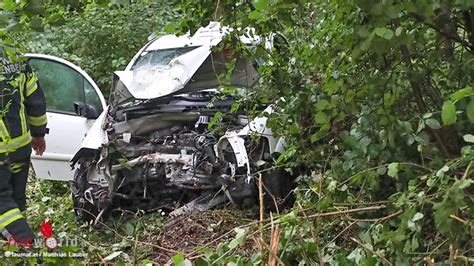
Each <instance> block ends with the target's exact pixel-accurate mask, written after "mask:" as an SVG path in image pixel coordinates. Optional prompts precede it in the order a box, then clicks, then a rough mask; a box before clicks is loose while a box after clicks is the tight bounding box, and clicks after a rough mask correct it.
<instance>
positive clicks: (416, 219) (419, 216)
mask: <svg viewBox="0 0 474 266" xmlns="http://www.w3.org/2000/svg"><path fill="white" fill-rule="evenodd" d="M423 217H424V215H423V213H421V212H417V213H415V215H414V216H413V218H412V219H411V220H412V221H413V222H416V221H418V220H421V219H422V218H423Z"/></svg>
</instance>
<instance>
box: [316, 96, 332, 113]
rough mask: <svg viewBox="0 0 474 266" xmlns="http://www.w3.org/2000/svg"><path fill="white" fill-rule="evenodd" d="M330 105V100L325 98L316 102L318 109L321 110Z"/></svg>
mask: <svg viewBox="0 0 474 266" xmlns="http://www.w3.org/2000/svg"><path fill="white" fill-rule="evenodd" d="M328 106H329V101H328V100H325V99H322V100H319V101H318V102H317V103H316V110H318V111H320V110H324V109H326V107H328Z"/></svg>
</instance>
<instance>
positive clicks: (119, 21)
mask: <svg viewBox="0 0 474 266" xmlns="http://www.w3.org/2000/svg"><path fill="white" fill-rule="evenodd" d="M7 2H8V1H7ZM22 2H25V1H22ZM49 2H54V1H49ZM76 2H80V1H76ZM98 2H106V1H98ZM141 3H142V4H144V6H142V5H141V4H137V6H135V8H137V9H136V11H134V12H136V13H131V14H124V13H123V12H124V10H123V9H120V8H118V7H115V8H111V9H110V10H105V9H100V8H90V9H86V12H85V13H83V15H82V16H83V17H79V16H77V15H70V16H69V15H65V16H64V17H66V18H68V19H70V21H69V22H67V23H70V24H67V25H65V26H61V27H60V28H59V29H54V34H52V31H51V30H50V29H46V33H45V37H46V39H47V40H48V42H51V43H53V44H54V45H53V46H47V45H45V46H43V47H39V46H37V44H38V43H40V42H38V39H35V40H34V44H35V45H34V46H32V47H36V48H35V49H34V50H35V51H41V52H47V53H53V54H57V55H59V56H62V57H69V58H70V59H73V61H74V60H78V59H74V58H72V55H79V54H81V56H80V60H81V61H76V62H79V65H81V66H82V67H83V68H84V69H86V70H87V71H88V72H90V74H92V75H93V76H94V77H96V78H99V80H100V85H102V86H106V85H105V84H106V83H107V82H108V81H107V79H108V78H107V77H109V75H110V73H111V72H112V70H116V69H119V68H121V67H123V66H124V64H125V62H126V61H127V60H128V59H129V57H131V55H132V54H133V53H134V52H135V51H136V50H137V48H138V47H140V46H141V45H142V44H143V43H144V42H145V39H146V37H147V36H144V34H143V33H138V32H148V31H147V29H149V28H151V26H148V25H144V24H145V23H143V22H142V20H143V17H142V16H141V15H140V16H137V15H136V14H138V13H140V14H142V13H146V14H149V15H155V11H156V10H159V11H160V12H161V10H163V9H161V7H159V6H154V5H155V4H154V3H151V2H150V3H151V4H150V6H148V4H147V2H141ZM156 5H159V4H156ZM140 8H144V9H140ZM79 9H80V8H79ZM132 9H133V8H132ZM132 9H131V10H132ZM25 10H26V9H21V10H20V11H16V13H18V14H22V17H23V18H25V21H26V22H27V25H30V27H31V26H33V27H32V28H34V26H35V25H37V23H36V22H37V20H36V22H35V17H34V16H30V15H29V14H28V13H25ZM165 10H167V9H165ZM182 10H184V11H185V12H186V14H187V16H186V17H185V18H183V19H182V20H181V21H180V22H179V23H172V24H170V25H169V27H167V29H168V30H172V29H173V28H175V29H176V30H195V29H196V28H198V27H200V26H203V25H206V24H207V23H208V22H209V21H210V20H214V19H216V18H218V19H220V20H221V21H223V22H224V23H225V24H226V25H230V26H232V27H234V28H239V27H241V28H244V27H247V26H251V27H254V28H255V30H256V34H259V35H262V36H268V35H270V33H279V34H280V35H277V37H275V49H273V51H272V52H271V53H268V51H266V50H265V49H264V48H263V47H257V48H256V49H252V50H250V51H248V50H247V49H248V48H246V47H234V48H235V49H237V50H239V51H241V52H243V53H246V54H247V55H248V56H249V58H250V59H251V58H263V59H265V62H266V64H264V65H262V66H261V67H260V73H261V74H262V79H261V88H260V90H259V91H256V92H254V93H252V94H251V95H249V97H247V98H245V99H243V102H245V104H249V103H256V102H255V101H259V102H276V105H275V106H276V110H277V112H276V113H274V114H272V115H271V119H270V123H271V126H272V128H273V129H274V130H275V132H277V133H278V134H281V135H284V136H285V137H286V138H287V140H288V144H289V149H288V150H287V152H286V153H285V154H283V155H282V156H281V157H280V158H279V162H280V163H282V164H284V165H285V166H287V167H288V168H304V170H305V171H304V172H305V173H306V174H302V175H301V176H300V177H299V184H300V185H299V188H298V189H297V191H296V193H297V195H298V202H297V204H296V205H295V207H294V210H292V211H291V212H289V213H288V214H286V215H283V216H276V217H277V218H278V220H275V221H274V222H273V224H275V225H276V224H279V225H280V226H281V227H280V229H279V231H278V230H277V229H276V228H275V227H273V228H274V232H276V233H274V234H273V235H272V236H273V237H272V241H273V242H272V244H271V245H269V247H270V248H267V247H266V246H265V245H264V244H261V245H262V250H263V251H264V252H262V253H257V254H255V255H254V256H253V257H252V259H251V260H250V261H249V263H254V264H258V263H260V262H261V261H262V260H265V261H267V259H268V258H269V254H270V252H269V251H270V250H272V252H274V253H275V254H276V255H277V256H278V259H276V258H275V257H274V258H273V259H274V260H281V262H284V263H286V264H288V265H293V264H296V263H303V264H304V263H306V264H314V263H323V262H325V263H330V264H342V265H347V264H367V265H375V264H377V263H378V262H379V263H382V262H384V263H386V264H389V263H394V264H397V265H398V264H402V265H405V264H422V263H427V264H432V262H442V263H444V264H451V263H454V262H456V263H458V264H463V263H465V264H472V262H473V257H474V253H473V251H472V243H471V242H472V237H473V235H472V230H473V229H472V228H473V222H472V218H473V210H472V205H473V203H472V197H473V186H472V183H473V174H472V173H473V171H474V167H473V165H472V164H473V163H472V162H473V158H474V150H473V143H474V136H473V132H474V89H473V86H474V84H473V83H474V82H473V79H474V5H473V4H472V1H461V0H456V1H454V0H437V1H403V0H402V1H370V0H367V1H364V0H354V1H335V0H332V1H328V0H315V1H311V2H310V3H308V2H307V1H293V0H273V1H269V0H255V1H243V2H235V1H231V0H220V1H217V3H216V1H208V0H198V1H182ZM22 12H23V13H22ZM68 12H69V11H68ZM163 12H167V11H163ZM56 13H57V12H56ZM112 14H115V15H113V16H112ZM132 14H135V17H133V15H132ZM164 14H167V13H164ZM61 17H63V16H62V15H61ZM158 17H159V16H158ZM172 17H174V15H173V16H172ZM47 18H48V19H46V20H51V21H52V22H55V20H53V19H52V18H56V19H59V16H58V15H56V16H55V13H54V12H52V13H51V12H49V13H48V16H47ZM4 20H5V17H3V16H0V22H2V21H4ZM152 20H153V19H152ZM153 21H155V20H153ZM112 22H113V23H112ZM165 22H168V18H166V19H165V20H164V21H163V20H160V19H159V18H156V21H155V22H154V23H156V24H155V25H161V23H165ZM128 23H130V25H139V26H138V28H137V29H130V28H132V27H129V26H128V25H129V24H128ZM132 23H133V24H132ZM53 24H54V23H53ZM0 25H1V24H0ZM11 25H14V24H10V26H11ZM142 26H143V28H141V27H142ZM0 32H1V31H0ZM234 33H235V34H239V33H238V32H234ZM122 37H123V38H125V39H121V40H127V41H129V42H127V44H126V45H124V46H122V44H124V42H123V41H121V42H119V41H118V39H120V38H122ZM19 39H21V38H19ZM99 43H102V44H104V45H98V44H99ZM32 44H33V42H32ZM116 45H118V46H116ZM131 45H137V47H135V48H133V49H131V48H130V49H127V48H129V47H130V46H131ZM90 47H95V48H97V50H96V49H90ZM112 47H114V48H113V49H112ZM111 50H114V51H120V52H119V53H117V54H116V55H112V54H111V53H110V51H111ZM114 60H115V61H114ZM104 73H106V74H105V75H104ZM277 99H279V100H278V101H277ZM259 102H257V103H259ZM328 212H329V213H330V214H325V215H323V216H321V215H319V214H318V213H328ZM328 217H329V218H328ZM237 231H238V234H237V238H236V239H235V240H234V241H232V242H230V243H224V244H222V245H221V247H220V248H219V249H218V250H215V251H209V250H208V251H206V252H205V254H204V256H203V257H202V258H200V260H199V261H200V262H201V263H210V262H212V263H231V262H236V263H239V265H240V264H243V261H245V260H246V259H244V258H242V257H241V256H239V255H238V252H237V250H238V246H239V245H240V244H241V243H242V242H244V241H245V238H246V236H247V233H248V232H246V231H245V230H237ZM278 232H280V233H278ZM265 241H267V242H268V239H265V240H264V241H263V242H265ZM258 243H262V241H260V242H258ZM275 243H276V245H275ZM275 247H276V248H275ZM184 258H185V256H181V255H178V256H177V257H176V258H175V261H176V263H177V264H178V263H179V262H182V261H183V259H184ZM265 258H266V259H265Z"/></svg>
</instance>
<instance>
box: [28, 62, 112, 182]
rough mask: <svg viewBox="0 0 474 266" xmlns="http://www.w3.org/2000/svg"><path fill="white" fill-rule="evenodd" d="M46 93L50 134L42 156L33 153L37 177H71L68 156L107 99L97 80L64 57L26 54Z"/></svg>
mask: <svg viewBox="0 0 474 266" xmlns="http://www.w3.org/2000/svg"><path fill="white" fill-rule="evenodd" d="M26 56H27V57H28V63H29V64H30V66H31V68H32V69H33V71H35V73H36V74H37V76H38V80H39V84H40V86H41V88H42V90H43V92H44V94H45V96H46V105H47V117H48V128H49V134H47V135H46V137H45V138H46V151H45V152H44V154H43V156H37V155H35V154H34V153H33V154H32V163H33V169H34V171H35V173H36V176H37V177H38V178H44V179H53V180H72V178H73V175H74V171H73V169H71V166H70V160H71V159H72V157H73V156H74V154H75V153H76V151H77V150H78V149H79V147H80V146H81V142H82V140H83V139H84V137H85V135H86V133H87V132H88V130H89V128H90V127H91V126H92V123H93V122H94V121H95V119H96V118H97V117H98V116H99V114H100V113H101V112H102V111H103V110H104V109H105V107H106V102H105V99H104V96H103V95H102V93H101V91H100V90H99V87H98V86H97V84H96V83H95V82H94V81H93V80H92V78H91V77H90V76H89V75H88V74H87V73H85V72H84V71H83V70H82V69H80V68H79V67H78V66H76V65H74V64H72V63H71V62H68V61H66V60H64V59H61V58H58V57H54V56H49V55H41V54H26Z"/></svg>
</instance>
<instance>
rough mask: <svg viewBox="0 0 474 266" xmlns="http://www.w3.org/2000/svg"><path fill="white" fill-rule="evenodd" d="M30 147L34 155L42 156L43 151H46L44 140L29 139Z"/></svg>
mask: <svg viewBox="0 0 474 266" xmlns="http://www.w3.org/2000/svg"><path fill="white" fill-rule="evenodd" d="M31 147H32V148H33V150H35V152H36V155H43V152H44V150H46V141H45V140H44V138H35V137H33V138H32V139H31Z"/></svg>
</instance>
